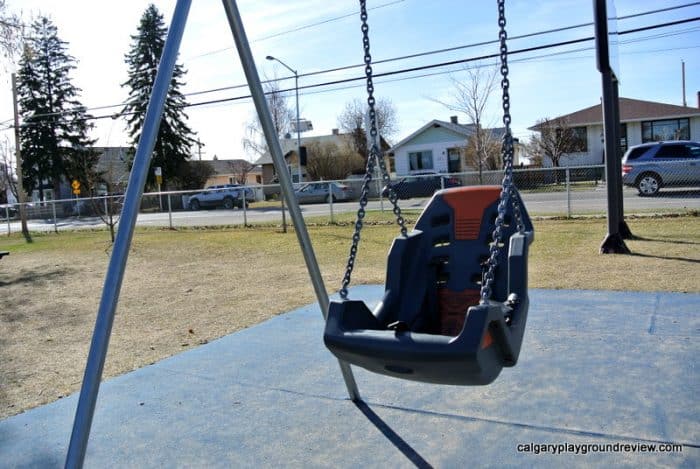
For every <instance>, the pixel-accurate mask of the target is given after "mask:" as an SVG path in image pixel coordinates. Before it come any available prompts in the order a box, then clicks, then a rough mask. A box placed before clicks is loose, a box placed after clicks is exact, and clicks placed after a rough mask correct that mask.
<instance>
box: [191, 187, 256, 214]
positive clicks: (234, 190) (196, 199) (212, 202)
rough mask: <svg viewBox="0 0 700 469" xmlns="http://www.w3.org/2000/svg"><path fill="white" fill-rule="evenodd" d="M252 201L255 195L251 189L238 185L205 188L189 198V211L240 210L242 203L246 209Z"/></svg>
mask: <svg viewBox="0 0 700 469" xmlns="http://www.w3.org/2000/svg"><path fill="white" fill-rule="evenodd" d="M244 190H245V195H244ZM253 201H255V194H254V193H253V190H252V189H250V188H248V187H245V188H244V187H243V186H241V185H240V184H221V185H218V186H211V187H207V188H206V189H205V190H203V191H202V192H198V193H196V194H193V195H192V196H190V199H189V207H190V210H199V209H200V208H216V207H224V208H226V209H232V208H234V207H238V208H242V207H243V204H244V203H245V204H246V207H247V206H248V204H249V203H250V202H253Z"/></svg>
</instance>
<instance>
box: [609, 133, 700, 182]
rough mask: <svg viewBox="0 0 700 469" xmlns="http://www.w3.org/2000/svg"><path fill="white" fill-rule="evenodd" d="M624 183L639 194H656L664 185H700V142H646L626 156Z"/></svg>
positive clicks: (624, 158)
mask: <svg viewBox="0 0 700 469" xmlns="http://www.w3.org/2000/svg"><path fill="white" fill-rule="evenodd" d="M622 183H623V184H624V185H626V186H634V187H636V188H637V190H638V191H639V195H642V196H649V195H656V194H657V193H658V192H659V189H660V188H661V187H664V186H692V187H696V188H697V187H698V186H700V143H698V142H691V141H687V140H678V141H673V142H654V143H644V144H642V145H636V146H633V147H630V149H629V150H627V152H626V153H625V155H624V156H623V157H622Z"/></svg>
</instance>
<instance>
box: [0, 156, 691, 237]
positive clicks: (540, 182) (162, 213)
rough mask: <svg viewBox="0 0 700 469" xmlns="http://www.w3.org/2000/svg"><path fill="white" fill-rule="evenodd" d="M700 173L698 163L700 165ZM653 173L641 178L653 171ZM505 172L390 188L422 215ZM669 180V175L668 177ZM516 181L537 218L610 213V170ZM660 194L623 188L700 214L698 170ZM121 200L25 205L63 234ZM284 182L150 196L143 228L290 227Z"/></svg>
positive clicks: (306, 197) (311, 205)
mask: <svg viewBox="0 0 700 469" xmlns="http://www.w3.org/2000/svg"><path fill="white" fill-rule="evenodd" d="M698 171H700V166H699V167H698ZM648 173H649V171H647V172H645V173H643V174H648ZM502 178H503V173H502V172H501V171H481V172H478V171H471V172H463V173H451V174H434V173H430V174H414V175H410V176H400V177H394V178H392V182H391V185H392V187H393V188H394V190H395V191H396V193H397V194H398V196H399V199H400V204H401V206H402V207H403V208H404V209H406V210H409V211H410V210H420V209H421V208H422V206H423V205H424V204H425V202H426V200H427V199H428V198H429V197H431V196H432V194H433V193H434V192H435V191H436V190H440V189H443V188H450V187H459V186H470V185H482V184H489V185H500V184H501V180H502ZM666 178H668V175H667V176H666ZM514 180H515V184H516V186H517V187H518V189H519V191H520V192H521V195H522V198H523V200H524V202H525V206H526V208H527V210H528V212H529V213H530V214H531V215H533V216H562V217H573V216H579V215H604V214H605V213H606V210H607V191H606V186H605V184H606V183H605V168H604V166H582V167H572V168H533V169H528V168H521V169H516V170H515V171H514ZM673 181H674V182H673V184H668V185H664V184H663V183H662V185H661V189H660V190H659V191H658V193H656V194H655V195H654V196H644V195H643V194H640V191H639V190H638V188H637V187H636V186H638V185H639V183H638V181H635V180H629V181H626V183H627V184H629V185H626V186H625V188H624V190H623V197H624V201H623V204H624V209H625V213H626V214H628V215H629V214H644V213H688V212H692V211H698V210H700V173H699V174H698V175H697V177H696V175H694V174H693V173H692V172H691V171H687V170H685V171H682V172H679V173H678V176H677V177H676V178H675V179H674V180H673ZM361 187H362V176H357V177H352V178H349V179H346V180H342V181H315V182H308V183H303V184H297V185H296V186H295V189H296V191H295V192H296V195H297V200H298V201H299V202H300V203H301V204H302V213H303V214H304V215H305V216H307V217H308V216H311V217H322V218H327V219H328V220H329V221H331V222H333V221H335V219H336V218H337V216H338V214H340V213H344V212H354V211H356V210H357V203H358V202H357V200H358V198H359V195H360V192H361ZM369 189H370V190H369V197H370V204H369V205H368V209H369V210H380V211H381V210H385V211H390V210H391V207H390V204H389V202H388V199H387V198H386V188H385V187H382V186H381V180H380V179H379V178H375V179H374V180H373V181H372V183H371V184H370V188H369ZM122 203H123V195H113V196H100V197H91V198H72V199H63V200H51V201H44V202H30V203H27V204H25V209H26V213H27V219H28V221H29V228H30V230H32V231H59V230H61V229H71V228H81V227H91V228H100V227H110V226H111V227H114V226H115V225H116V224H117V223H118V221H119V213H120V211H121V206H122ZM282 206H283V204H282V202H281V200H280V198H279V186H278V185H274V184H273V185H254V186H240V185H222V186H214V187H212V188H209V189H205V190H199V191H172V192H159V193H146V194H144V196H143V199H142V201H141V210H140V215H139V220H138V223H139V225H142V226H164V227H171V228H176V227H180V226H183V227H184V226H215V225H250V224H260V223H273V224H280V223H284V224H286V217H285V215H284V211H283V209H282ZM0 221H1V223H0V233H13V232H17V231H19V229H20V226H19V204H4V205H0Z"/></svg>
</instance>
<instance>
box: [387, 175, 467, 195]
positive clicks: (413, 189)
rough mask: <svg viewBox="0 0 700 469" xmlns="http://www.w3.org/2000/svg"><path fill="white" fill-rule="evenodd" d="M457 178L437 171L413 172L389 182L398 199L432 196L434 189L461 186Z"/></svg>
mask: <svg viewBox="0 0 700 469" xmlns="http://www.w3.org/2000/svg"><path fill="white" fill-rule="evenodd" d="M461 185H462V183H461V182H460V180H459V179H457V178H454V177H449V176H444V175H441V174H437V173H433V172H430V173H415V174H412V175H411V176H406V177H405V178H403V179H400V180H398V181H396V182H393V183H392V184H391V187H393V188H394V191H396V195H397V196H398V197H399V199H410V198H412V197H432V196H433V194H434V193H435V191H438V190H440V189H443V188H444V189H447V188H449V187H457V186H461Z"/></svg>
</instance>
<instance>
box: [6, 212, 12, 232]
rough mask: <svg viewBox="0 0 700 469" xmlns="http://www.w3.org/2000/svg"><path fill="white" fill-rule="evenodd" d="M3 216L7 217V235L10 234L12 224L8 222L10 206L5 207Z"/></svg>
mask: <svg viewBox="0 0 700 469" xmlns="http://www.w3.org/2000/svg"><path fill="white" fill-rule="evenodd" d="M5 218H7V236H10V235H11V234H12V224H11V223H10V207H9V205H8V206H7V207H5Z"/></svg>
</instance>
